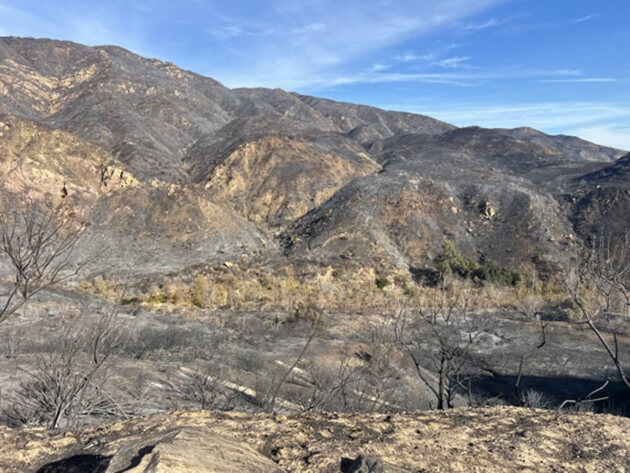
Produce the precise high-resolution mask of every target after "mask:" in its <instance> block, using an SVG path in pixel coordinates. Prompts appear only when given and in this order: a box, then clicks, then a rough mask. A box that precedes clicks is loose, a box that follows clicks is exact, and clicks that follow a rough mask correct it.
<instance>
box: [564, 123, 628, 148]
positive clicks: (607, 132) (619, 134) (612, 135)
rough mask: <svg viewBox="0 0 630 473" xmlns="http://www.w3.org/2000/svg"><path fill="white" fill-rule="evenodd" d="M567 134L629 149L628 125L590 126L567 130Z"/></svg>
mask: <svg viewBox="0 0 630 473" xmlns="http://www.w3.org/2000/svg"><path fill="white" fill-rule="evenodd" d="M567 133H568V134H571V135H575V136H579V137H581V138H584V139H585V140H588V141H592V142H594V143H605V144H606V145H607V146H612V147H614V148H619V149H623V150H630V126H625V127H618V126H609V127H606V126H592V127H584V128H575V129H570V130H567Z"/></svg>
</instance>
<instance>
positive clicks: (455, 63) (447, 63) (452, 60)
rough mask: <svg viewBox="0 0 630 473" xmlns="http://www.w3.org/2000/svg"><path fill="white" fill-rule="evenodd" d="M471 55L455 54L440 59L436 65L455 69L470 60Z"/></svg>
mask: <svg viewBox="0 0 630 473" xmlns="http://www.w3.org/2000/svg"><path fill="white" fill-rule="evenodd" d="M470 59H471V58H470V56H455V57H449V58H446V59H440V60H439V61H436V62H435V63H434V64H435V65H436V66H440V67H442V68H444V69H455V68H457V67H460V66H462V64H463V63H465V62H468V61H470Z"/></svg>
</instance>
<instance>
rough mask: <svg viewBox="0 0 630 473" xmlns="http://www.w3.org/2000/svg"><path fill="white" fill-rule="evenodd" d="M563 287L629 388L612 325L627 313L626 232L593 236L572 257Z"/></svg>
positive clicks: (629, 259)
mask: <svg viewBox="0 0 630 473" xmlns="http://www.w3.org/2000/svg"><path fill="white" fill-rule="evenodd" d="M564 287H565V289H566V291H567V294H568V295H569V297H570V298H571V300H572V301H573V303H574V304H575V306H576V307H577V311H578V314H579V315H580V316H581V318H582V320H583V321H584V322H585V323H586V324H587V325H588V327H589V328H590V329H591V331H592V332H593V333H594V334H595V336H596V337H597V339H598V340H599V342H600V344H601V345H602V347H603V348H604V350H605V351H606V353H607V354H608V356H609V358H610V359H611V361H612V363H613V365H614V366H615V369H616V371H617V374H618V376H619V379H620V381H621V382H622V384H623V385H624V386H625V387H626V388H628V389H630V374H628V369H629V368H628V366H627V365H626V363H627V362H626V361H625V360H623V359H622V354H621V351H620V349H619V329H618V327H617V326H616V324H615V320H616V319H617V318H618V316H626V317H627V316H628V315H630V232H628V233H626V235H625V236H623V237H615V236H613V235H607V236H600V237H599V238H597V239H596V241H595V243H594V244H593V245H592V246H591V248H589V249H588V250H586V251H584V252H582V253H581V254H579V255H578V256H577V257H576V259H575V266H574V268H573V271H572V272H571V273H569V274H567V276H566V278H565V283H564ZM616 316H617V317H616ZM606 331H607V332H608V334H606V333H605V332H606Z"/></svg>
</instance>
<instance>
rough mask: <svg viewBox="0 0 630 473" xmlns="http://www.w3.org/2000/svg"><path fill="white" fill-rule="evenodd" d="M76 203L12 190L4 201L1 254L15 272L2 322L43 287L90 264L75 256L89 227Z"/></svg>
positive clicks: (2, 303) (0, 304) (0, 303)
mask: <svg viewBox="0 0 630 473" xmlns="http://www.w3.org/2000/svg"><path fill="white" fill-rule="evenodd" d="M70 205H71V204H70V203H69V201H68V200H63V201H62V202H61V203H60V204H57V205H53V204H50V205H47V204H43V203H39V202H36V201H34V200H32V199H30V198H28V197H27V196H25V195H18V194H11V195H9V196H7V197H4V198H3V199H2V201H1V206H2V208H1V209H0V239H1V241H0V254H2V255H3V256H4V257H5V258H6V259H7V260H8V262H9V264H10V267H11V271H12V276H11V279H10V281H9V286H8V292H6V293H5V294H3V295H2V297H1V299H0V323H2V322H4V321H5V320H6V319H8V318H9V317H10V316H11V315H12V314H14V313H15V312H17V311H18V310H19V309H20V308H21V307H22V306H23V305H24V304H25V303H26V302H27V301H28V300H29V299H30V298H32V297H33V296H34V295H35V294H37V293H38V292H40V291H42V290H44V289H46V288H49V287H51V286H54V285H56V284H59V283H61V282H62V281H64V280H66V279H68V278H70V277H72V276H74V275H76V274H77V273H78V271H79V270H80V269H81V268H82V267H83V266H84V265H85V263H78V264H75V263H73V261H72V255H73V252H74V249H75V247H76V244H77V242H78V240H79V238H80V237H81V235H82V233H83V231H84V228H85V227H84V226H83V225H80V224H78V223H77V221H76V219H75V218H74V216H73V213H72V211H71V209H70V208H69V206H70Z"/></svg>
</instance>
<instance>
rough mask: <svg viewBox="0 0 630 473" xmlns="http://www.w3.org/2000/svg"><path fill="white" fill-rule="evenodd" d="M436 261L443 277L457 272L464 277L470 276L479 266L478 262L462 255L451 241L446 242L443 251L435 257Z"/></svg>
mask: <svg viewBox="0 0 630 473" xmlns="http://www.w3.org/2000/svg"><path fill="white" fill-rule="evenodd" d="M434 262H435V265H436V267H437V270H438V272H439V273H440V276H442V277H444V276H447V275H449V274H455V275H457V276H459V277H462V278H468V277H470V276H471V274H472V273H473V271H475V270H476V269H477V268H478V265H477V263H475V262H474V261H473V260H472V259H470V258H467V257H465V256H464V255H462V254H461V252H460V251H459V250H458V249H457V247H456V246H455V245H454V244H453V242H450V241H447V242H446V243H444V245H443V246H442V252H441V253H439V254H438V255H437V256H436V257H435V260H434Z"/></svg>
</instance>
